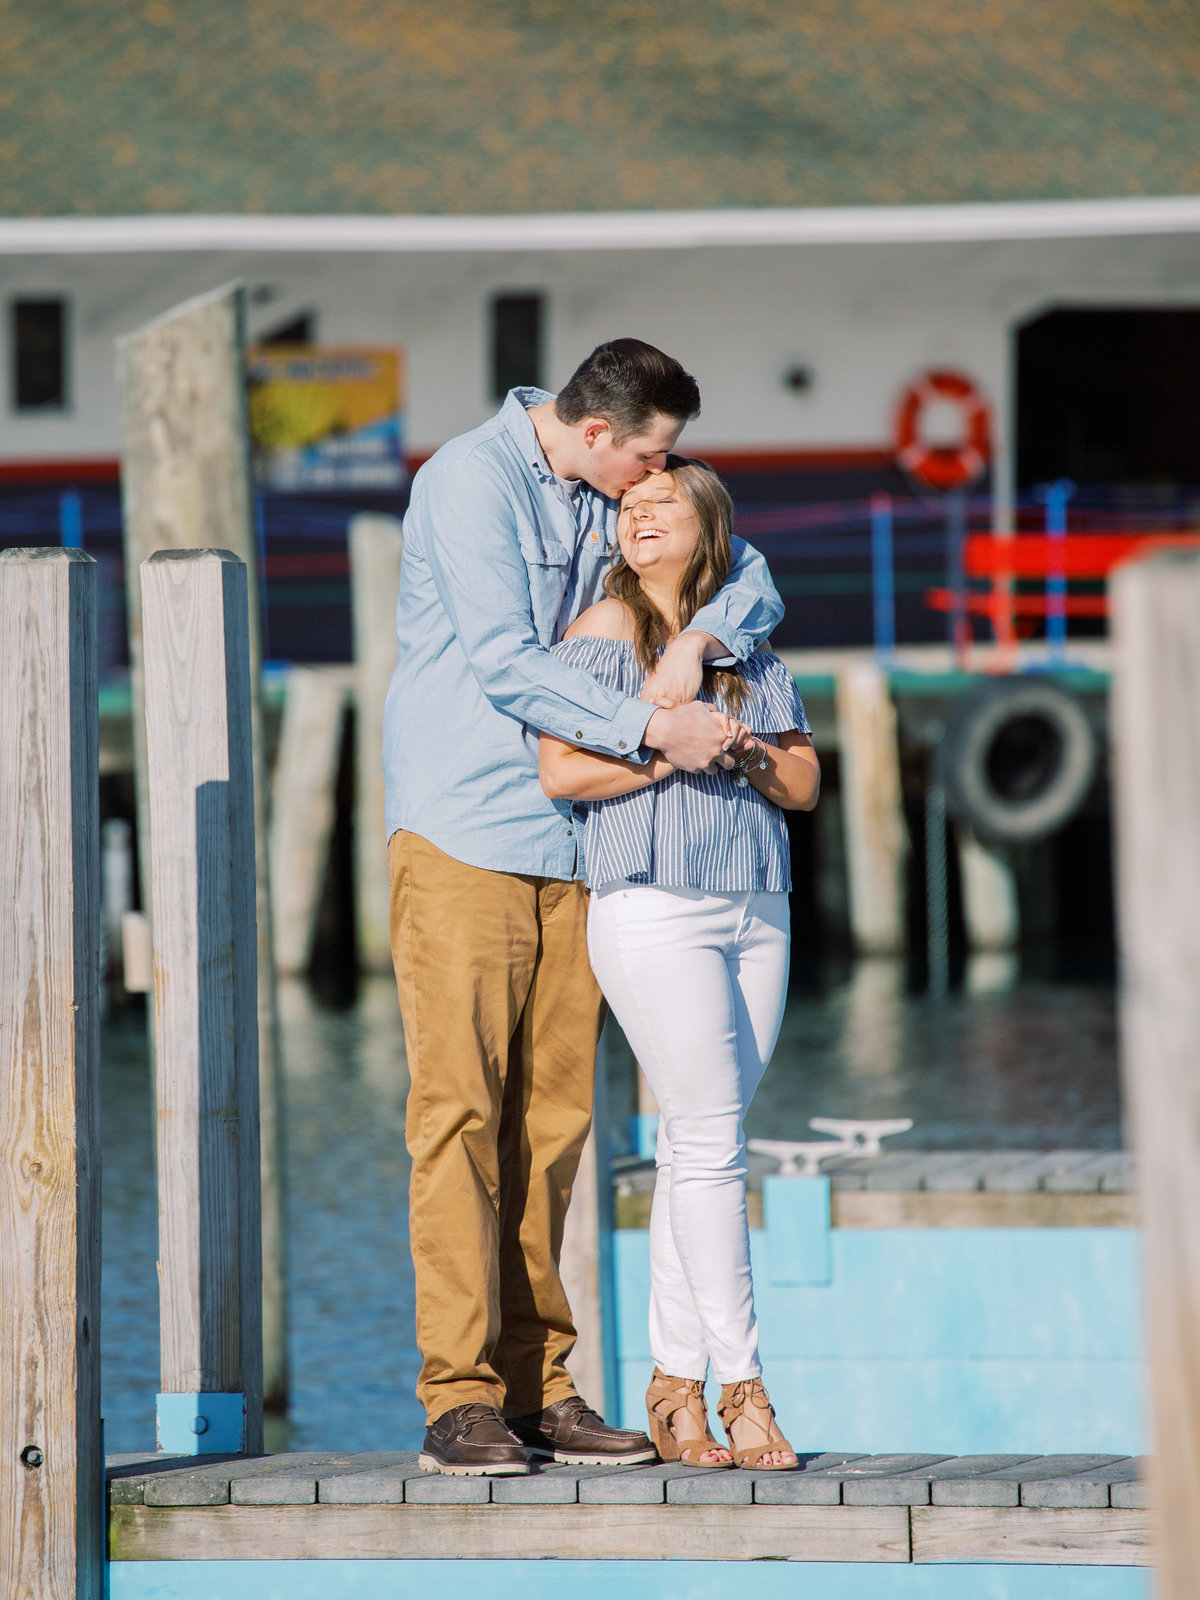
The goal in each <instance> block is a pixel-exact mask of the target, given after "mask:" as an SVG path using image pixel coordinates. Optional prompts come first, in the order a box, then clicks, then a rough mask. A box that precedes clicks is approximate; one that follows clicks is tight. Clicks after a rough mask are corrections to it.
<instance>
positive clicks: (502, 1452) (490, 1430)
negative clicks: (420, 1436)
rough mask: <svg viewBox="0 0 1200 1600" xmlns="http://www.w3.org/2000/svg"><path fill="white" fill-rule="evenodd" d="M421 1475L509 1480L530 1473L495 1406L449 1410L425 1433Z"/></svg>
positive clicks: (474, 1406) (513, 1437)
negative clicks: (424, 1473)
mask: <svg viewBox="0 0 1200 1600" xmlns="http://www.w3.org/2000/svg"><path fill="white" fill-rule="evenodd" d="M419 1465H420V1468H421V1471H422V1472H444V1473H446V1474H447V1475H448V1476H450V1477H452V1478H484V1477H487V1478H509V1477H516V1476H518V1475H519V1474H521V1473H526V1472H528V1471H529V1458H528V1456H527V1455H526V1454H525V1450H524V1448H523V1447H522V1445H521V1442H520V1440H519V1439H518V1438H517V1437H516V1435H515V1434H514V1433H513V1432H512V1431H511V1429H510V1428H509V1426H508V1424H507V1423H506V1422H505V1420H504V1418H503V1417H502V1416H501V1415H500V1413H499V1411H497V1409H496V1407H495V1406H485V1405H480V1404H478V1403H473V1404H469V1405H465V1406H451V1407H450V1410H449V1411H444V1412H443V1413H442V1415H441V1416H440V1417H439V1418H438V1419H437V1421H436V1422H431V1423H430V1424H429V1426H428V1428H426V1430H425V1447H424V1449H423V1450H422V1451H421V1456H420V1462H419Z"/></svg>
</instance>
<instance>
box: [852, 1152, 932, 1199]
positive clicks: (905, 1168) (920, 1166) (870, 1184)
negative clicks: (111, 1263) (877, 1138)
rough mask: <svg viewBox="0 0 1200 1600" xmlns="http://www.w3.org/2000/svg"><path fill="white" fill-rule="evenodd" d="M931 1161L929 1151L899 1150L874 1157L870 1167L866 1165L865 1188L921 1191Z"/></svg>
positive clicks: (864, 1171) (864, 1173) (864, 1172)
mask: <svg viewBox="0 0 1200 1600" xmlns="http://www.w3.org/2000/svg"><path fill="white" fill-rule="evenodd" d="M928 1160H929V1152H928V1151H920V1150H903V1151H901V1150H897V1151H893V1152H891V1153H890V1154H889V1153H888V1152H887V1151H885V1152H884V1153H883V1155H881V1156H872V1157H871V1158H870V1165H869V1166H868V1165H866V1163H864V1168H863V1187H864V1188H866V1189H890V1190H900V1189H919V1188H920V1187H921V1180H922V1178H923V1176H924V1173H925V1166H926V1163H927V1162H928Z"/></svg>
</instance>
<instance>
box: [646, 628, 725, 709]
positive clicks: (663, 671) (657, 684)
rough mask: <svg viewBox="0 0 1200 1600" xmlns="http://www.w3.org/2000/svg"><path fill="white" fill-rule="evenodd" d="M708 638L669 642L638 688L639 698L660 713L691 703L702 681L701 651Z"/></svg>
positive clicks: (700, 635) (686, 635)
mask: <svg viewBox="0 0 1200 1600" xmlns="http://www.w3.org/2000/svg"><path fill="white" fill-rule="evenodd" d="M708 638H709V636H708V634H706V633H681V634H680V635H679V636H678V638H675V639H672V640H671V642H670V644H669V645H668V646H667V647H666V649H665V650H664V651H663V653H662V655H661V656H660V657H659V659H658V665H657V666H656V667H655V669H654V671H653V672H652V673H651V674H650V676H649V677H648V678H647V679H646V681H645V683H644V684H643V685H642V692H641V696H640V698H641V699H642V700H648V701H649V702H650V704H651V705H655V706H658V707H660V708H661V709H662V710H663V711H671V710H673V709H674V708H675V707H676V706H685V705H687V704H688V702H689V701H691V700H694V699H695V698H696V696H697V695H698V694H699V693H700V685H701V684H702V683H703V681H704V651H705V646H706V644H707V642H708Z"/></svg>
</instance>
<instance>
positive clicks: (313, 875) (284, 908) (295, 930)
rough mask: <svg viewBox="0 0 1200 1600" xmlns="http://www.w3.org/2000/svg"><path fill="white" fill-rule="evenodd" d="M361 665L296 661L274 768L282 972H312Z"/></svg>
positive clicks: (274, 891)
mask: <svg viewBox="0 0 1200 1600" xmlns="http://www.w3.org/2000/svg"><path fill="white" fill-rule="evenodd" d="M352 673H353V669H352V668H349V667H293V668H292V669H291V671H290V672H289V673H288V680H287V699H286V700H285V702H284V707H283V724H282V726H281V728H280V732H279V753H278V755H277V756H276V758H275V771H274V772H273V774H272V776H271V838H270V846H271V904H272V908H273V920H274V924H275V961H276V966H277V969H278V971H279V972H280V973H281V974H286V975H288V976H293V975H295V974H296V973H300V972H306V971H307V970H308V965H309V962H310V961H311V960H312V946H313V935H314V933H315V932H316V926H317V912H318V910H319V909H320V903H321V888H322V885H323V884H324V881H325V871H326V868H327V867H328V864H329V845H330V840H331V839H332V837H333V826H334V821H335V818H336V811H337V804H336V802H337V795H336V790H337V774H338V757H339V755H340V753H341V747H342V726H343V723H344V721H345V711H346V699H347V696H348V694H349V692H350V688H351V682H352Z"/></svg>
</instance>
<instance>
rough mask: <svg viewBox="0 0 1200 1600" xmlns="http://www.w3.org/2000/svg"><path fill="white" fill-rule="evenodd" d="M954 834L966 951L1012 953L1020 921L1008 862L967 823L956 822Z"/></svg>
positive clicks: (1010, 866) (1015, 888) (1015, 891)
mask: <svg viewBox="0 0 1200 1600" xmlns="http://www.w3.org/2000/svg"><path fill="white" fill-rule="evenodd" d="M954 832H955V840H956V842H957V845H958V875H959V881H960V882H961V884H962V900H963V921H964V922H965V923H966V928H967V947H968V949H969V950H970V951H971V952H972V954H975V955H984V954H990V953H992V952H997V951H1007V950H1015V949H1016V946H1017V940H1018V937H1019V935H1020V918H1019V914H1018V910H1017V880H1016V877H1015V876H1014V874H1013V869H1012V864H1011V862H1010V861H1009V860H1008V858H1007V856H1006V855H1004V854H1003V853H1002V852H1001V851H1000V850H997V849H996V848H995V847H994V846H992V845H987V844H984V842H983V841H982V839H980V838H978V836H977V835H976V834H975V833H974V832H973V830H972V829H971V828H970V827H969V826H968V824H966V823H963V822H960V823H959V824H958V825H957V827H956V828H955V830H954Z"/></svg>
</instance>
